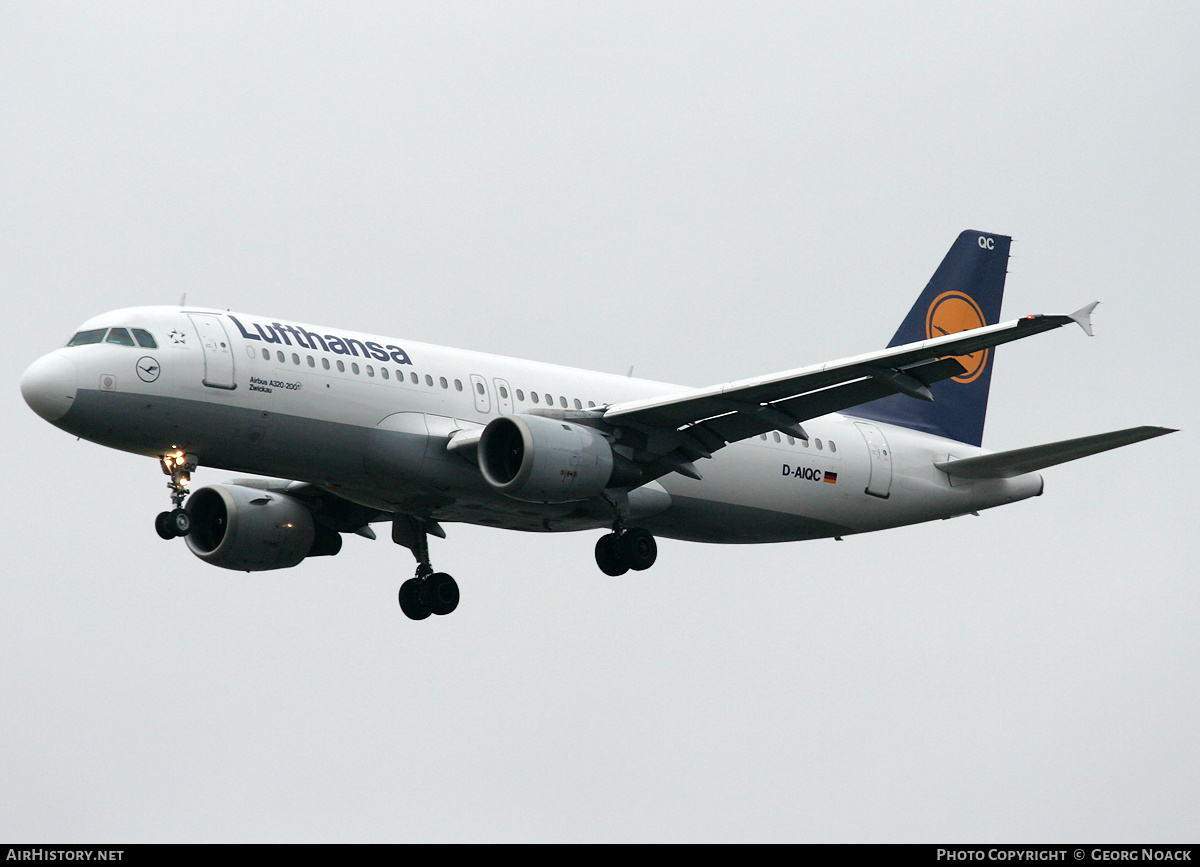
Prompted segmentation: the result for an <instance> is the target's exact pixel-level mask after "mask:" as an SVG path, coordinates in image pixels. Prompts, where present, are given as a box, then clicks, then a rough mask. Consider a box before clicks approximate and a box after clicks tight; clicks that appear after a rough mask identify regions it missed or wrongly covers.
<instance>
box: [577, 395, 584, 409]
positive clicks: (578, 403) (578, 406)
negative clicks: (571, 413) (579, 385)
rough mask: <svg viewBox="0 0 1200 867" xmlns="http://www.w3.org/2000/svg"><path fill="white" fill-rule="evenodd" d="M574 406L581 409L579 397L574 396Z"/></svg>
mask: <svg viewBox="0 0 1200 867" xmlns="http://www.w3.org/2000/svg"><path fill="white" fill-rule="evenodd" d="M575 408H576V409H583V404H582V403H580V402H579V398H575Z"/></svg>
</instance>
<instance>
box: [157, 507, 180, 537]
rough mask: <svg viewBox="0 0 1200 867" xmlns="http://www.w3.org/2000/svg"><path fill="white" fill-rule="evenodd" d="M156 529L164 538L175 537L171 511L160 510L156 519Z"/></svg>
mask: <svg viewBox="0 0 1200 867" xmlns="http://www.w3.org/2000/svg"><path fill="white" fill-rule="evenodd" d="M154 529H155V530H156V531H157V532H158V535H159V536H161V537H162V538H164V539H174V538H175V530H174V528H173V527H172V526H171V513H170V512H159V513H158V517H157V518H155V519H154Z"/></svg>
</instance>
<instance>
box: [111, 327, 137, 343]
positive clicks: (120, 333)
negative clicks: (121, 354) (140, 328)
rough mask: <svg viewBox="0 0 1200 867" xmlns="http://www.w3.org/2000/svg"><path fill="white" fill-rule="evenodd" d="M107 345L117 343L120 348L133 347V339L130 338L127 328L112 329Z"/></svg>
mask: <svg viewBox="0 0 1200 867" xmlns="http://www.w3.org/2000/svg"><path fill="white" fill-rule="evenodd" d="M104 342H105V343H115V344H117V345H118V346H133V345H134V342H133V338H132V337H130V336H129V331H128V330H127V329H125V328H110V329H108V338H107V339H106V340H105V341H104Z"/></svg>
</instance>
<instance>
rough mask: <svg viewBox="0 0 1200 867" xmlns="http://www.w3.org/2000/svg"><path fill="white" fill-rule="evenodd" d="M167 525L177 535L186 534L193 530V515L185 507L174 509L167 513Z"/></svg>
mask: <svg viewBox="0 0 1200 867" xmlns="http://www.w3.org/2000/svg"><path fill="white" fill-rule="evenodd" d="M167 525H168V526H169V527H170V528H171V532H172V533H174V534H175V535H176V536H186V535H187V534H188V533H190V532H191V531H192V516H191V515H189V514H188V513H187V511H186V510H184V509H172V510H171V511H170V512H168V513H167Z"/></svg>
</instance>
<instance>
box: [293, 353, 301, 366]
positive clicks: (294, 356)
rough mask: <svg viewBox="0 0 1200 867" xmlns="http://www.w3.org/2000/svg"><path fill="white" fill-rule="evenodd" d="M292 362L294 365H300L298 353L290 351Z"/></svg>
mask: <svg viewBox="0 0 1200 867" xmlns="http://www.w3.org/2000/svg"><path fill="white" fill-rule="evenodd" d="M292 364H294V365H296V366H297V367H299V366H300V356H299V354H298V353H295V352H293V353H292Z"/></svg>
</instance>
